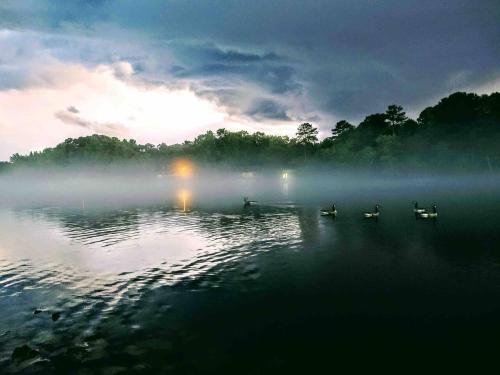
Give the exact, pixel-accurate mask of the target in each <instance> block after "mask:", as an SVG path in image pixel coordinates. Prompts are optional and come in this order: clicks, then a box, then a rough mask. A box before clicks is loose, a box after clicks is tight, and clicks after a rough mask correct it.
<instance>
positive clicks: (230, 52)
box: [0, 0, 500, 119]
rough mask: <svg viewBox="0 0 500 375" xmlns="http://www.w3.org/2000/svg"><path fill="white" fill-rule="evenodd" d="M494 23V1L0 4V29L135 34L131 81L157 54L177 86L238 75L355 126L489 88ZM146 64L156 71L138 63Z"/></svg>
mask: <svg viewBox="0 0 500 375" xmlns="http://www.w3.org/2000/svg"><path fill="white" fill-rule="evenodd" d="M499 19H500V3H499V2H498V0H474V1H473V0H461V1H457V0H443V1H435V0H421V1H418V2H416V1H415V2H402V1H399V0H385V1H383V0H380V1H374V0H338V1H335V2H333V1H327V0H316V1H309V2H304V1H299V0H274V1H271V0H254V1H245V2H243V1H239V0H232V1H230V0H221V1H217V2H208V1H196V0H185V1H176V0H170V1H168V0H167V1H148V2H141V3H140V5H139V3H138V2H137V1H133V0H121V1H112V0H109V1H91V2H88V1H76V2H55V1H43V0H40V1H6V2H3V3H2V4H1V5H0V25H2V26H3V27H9V28H17V29H26V28H31V29H33V28H34V29H37V30H48V31H50V32H53V33H58V32H61V33H62V32H69V33H77V34H78V33H86V34H91V35H95V36H97V37H101V38H106V37H109V38H113V39H114V40H115V43H118V44H123V45H126V44H127V43H128V38H129V35H131V34H133V35H134V36H135V37H136V38H137V39H140V40H142V41H143V44H144V57H143V59H144V61H141V58H137V59H136V60H137V61H135V62H134V64H137V66H141V67H144V69H143V70H144V71H141V72H140V73H141V74H142V73H143V74H146V73H148V69H149V70H151V69H153V70H154V69H158V65H161V62H162V61H164V58H163V55H162V54H161V53H160V52H159V51H160V50H161V46H162V45H163V46H164V47H165V48H167V49H169V51H171V53H172V54H173V59H174V60H175V63H171V65H170V66H164V67H162V68H163V72H166V73H168V74H172V75H173V77H174V78H176V79H181V78H186V79H187V78H189V79H220V80H232V79H234V78H235V77H239V78H241V79H242V80H243V81H248V82H251V83H255V84H257V85H260V86H262V87H263V88H264V89H265V90H268V92H269V93H272V94H281V95H284V96H286V95H289V96H290V95H292V96H299V97H300V96H304V97H307V99H308V100H310V101H311V102H312V103H314V105H315V106H316V107H317V109H318V110H323V111H327V112H329V113H333V114H335V115H336V116H340V117H347V118H356V119H359V118H360V117H362V116H364V115H365V114H367V113H370V112H374V111H383V110H384V109H385V107H386V105H387V104H390V103H400V104H403V105H404V106H406V107H408V108H409V109H421V107H422V106H423V105H426V104H428V103H430V102H432V101H434V100H435V99H436V98H439V97H440V96H444V95H447V94H448V93H450V92H452V91H456V90H461V89H464V88H467V87H474V86H479V85H483V84H487V83H491V82H493V81H495V80H498V79H499V77H500V66H499V64H498V61H500V40H499V39H500V22H499V21H498V20H499ZM155 43H156V44H155ZM153 44H154V46H155V48H152V47H151V46H152V45H153ZM151 56H153V57H151ZM151 58H156V60H157V64H156V65H155V64H148V61H147V60H148V59H151ZM134 66H135V65H134ZM151 66H153V67H151ZM149 73H151V72H149ZM152 73H154V72H152ZM242 89H244V87H243V88H242ZM213 92H217V90H214V91H213ZM257 99H258V98H255V100H257ZM221 100H222V99H221ZM233 102H235V103H236V105H237V102H236V101H235V100H234V98H233ZM233 102H231V103H233ZM264 112H265V111H264ZM270 112H273V111H272V110H270ZM278 112H279V111H278Z"/></svg>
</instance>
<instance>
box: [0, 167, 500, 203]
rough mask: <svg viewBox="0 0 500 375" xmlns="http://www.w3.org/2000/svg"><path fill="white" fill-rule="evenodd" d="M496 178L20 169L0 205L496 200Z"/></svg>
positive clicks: (3, 189)
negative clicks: (471, 197)
mask: <svg viewBox="0 0 500 375" xmlns="http://www.w3.org/2000/svg"><path fill="white" fill-rule="evenodd" d="M499 181H500V176H497V175H458V176H453V175H448V176H437V175H431V176H429V175H413V176H408V175H398V174H387V173H379V174H377V173H360V172H357V173H355V172H353V173H348V172H339V171H328V170H316V171H314V170H308V171H293V170H286V171H281V170H271V169H270V170H267V171H260V172H244V173H239V172H238V173H237V172H220V171H217V170H216V169H203V170H198V171H197V172H196V173H195V174H193V175H192V176H190V177H179V176H175V175H173V174H155V173H153V172H151V171H144V170H142V169H133V168H128V169H127V168H122V169H119V170H116V171H111V170H108V171H102V170H99V171H91V170H72V171H62V170H51V171H50V170H44V171H39V170H38V171H37V170H31V171H29V170H24V171H20V172H16V173H10V174H3V175H0V205H1V206H4V207H41V206H55V207H67V208H78V209H81V208H84V209H92V208H94V209H96V208H100V207H106V206H109V207H113V206H115V207H116V206H118V207H120V206H137V205H151V204H155V205H158V204H159V205H166V206H169V207H172V208H180V207H182V205H183V203H184V204H186V205H187V207H186V208H187V209H189V210H191V209H204V208H210V209H217V208H222V207H234V206H238V205H242V204H243V198H244V197H249V198H250V199H252V200H256V201H258V203H259V204H260V205H273V204H278V205H279V204H317V205H322V204H326V205H329V204H331V202H337V203H341V202H342V201H344V202H350V201H358V202H366V203H370V204H371V203H377V202H378V203H382V201H383V200H384V199H386V200H387V199H390V200H391V201H393V200H398V199H400V200H402V201H403V202H407V201H413V200H419V199H422V197H427V196H429V199H431V200H432V199H433V198H432V197H433V196H435V197H437V196H438V195H439V196H440V197H442V198H441V199H443V200H445V201H446V200H454V199H455V197H454V196H455V195H460V196H461V195H463V194H467V192H472V191H474V192H481V195H482V194H486V195H487V196H491V197H495V196H497V194H496V186H497V184H498V182H499ZM475 199H477V197H476V198H475Z"/></svg>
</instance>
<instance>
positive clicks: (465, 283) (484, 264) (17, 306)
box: [0, 190, 500, 374]
mask: <svg viewBox="0 0 500 375" xmlns="http://www.w3.org/2000/svg"><path fill="white" fill-rule="evenodd" d="M446 197H447V196H446V194H445V193H443V192H441V193H440V195H437V194H434V195H433V196H432V199H437V200H438V203H439V209H440V217H439V219H438V220H437V221H435V222H433V221H416V220H415V218H414V217H413V215H412V212H411V204H410V200H409V199H408V198H409V197H405V196H398V197H397V198H394V199H391V196H390V194H389V195H387V196H385V197H384V200H383V202H382V216H381V218H380V219H379V220H378V221H377V222H374V221H366V220H363V219H362V218H361V217H360V212H361V211H362V210H363V209H364V208H367V207H369V206H370V205H371V202H370V201H368V200H366V199H364V198H363V199H351V200H346V201H345V202H337V208H338V209H339V211H340V216H339V217H338V218H337V219H336V220H332V219H331V218H328V217H320V216H319V214H318V208H319V206H318V205H315V204H304V205H300V204H288V205H286V204H269V205H263V206H261V207H255V208H251V209H246V210H245V209H243V208H242V207H241V206H239V205H235V206H234V207H233V208H224V209H222V210H210V211H208V210H201V209H200V210H195V209H193V210H192V211H191V212H188V213H182V212H180V211H179V210H175V209H170V208H168V207H162V206H154V207H142V208H128V209H113V210H99V209H96V208H89V209H87V210H85V211H81V210H78V209H58V208H39V209H19V210H15V209H7V208H5V209H2V210H0V369H1V370H2V371H12V372H17V371H24V372H36V371H40V372H42V373H50V372H59V373H71V374H73V373H75V374H76V373H81V374H92V373H98V374H101V373H103V374H117V373H168V372H169V371H170V372H173V373H187V374H190V373H200V374H201V373H220V372H227V373H236V374H257V373H263V372H269V373H273V372H281V371H288V372H300V371H304V372H306V371H308V370H315V371H317V370H319V369H320V368H325V366H326V368H330V369H331V368H337V367H338V365H339V364H341V363H342V364H345V365H348V366H350V368H351V369H354V368H357V367H359V366H368V367H372V368H374V367H381V366H382V367H386V366H389V365H394V364H396V363H399V362H404V363H406V366H409V367H411V366H414V365H416V364H422V363H430V362H431V361H433V360H441V361H443V362H446V360H448V359H450V360H452V361H453V362H454V363H455V364H460V363H461V362H462V361H465V360H467V359H468V358H470V357H472V356H473V357H475V358H482V359H488V358H491V357H490V356H491V355H494V354H495V353H497V352H498V349H500V341H499V338H500V335H499V334H500V246H499V240H500V232H499V231H498V223H499V218H500V214H499V212H500V211H499V210H500V199H497V197H496V195H495V192H494V191H488V192H484V191H483V192H469V191H465V190H464V191H462V192H460V193H457V194H456V195H454V196H453V197H451V198H450V197H449V196H448V197H447V198H446ZM430 199H431V197H430V196H429V197H423V198H422V200H425V201H426V202H422V203H430V202H431V200H430ZM35 309H40V310H42V311H41V312H39V313H37V314H34V310H35ZM54 312H58V313H60V318H59V319H57V320H56V321H53V319H52V314H53V313H54ZM23 345H28V346H29V347H30V348H31V349H34V350H36V351H37V353H32V354H33V359H29V360H21V359H20V360H12V359H11V355H12V353H13V351H14V349H15V348H16V347H21V346H23ZM27 356H28V357H29V354H28V355H27Z"/></svg>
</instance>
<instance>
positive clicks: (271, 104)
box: [246, 99, 290, 121]
mask: <svg viewBox="0 0 500 375" xmlns="http://www.w3.org/2000/svg"><path fill="white" fill-rule="evenodd" d="M246 114H247V115H248V116H251V117H253V118H255V119H257V120H264V119H271V120H283V121H287V120H290V117H289V116H288V114H287V113H286V108H285V107H284V106H283V105H281V104H279V103H277V102H275V101H273V100H270V99H262V100H257V101H256V102H255V103H253V105H252V106H251V107H250V109H249V110H248V111H247V112H246Z"/></svg>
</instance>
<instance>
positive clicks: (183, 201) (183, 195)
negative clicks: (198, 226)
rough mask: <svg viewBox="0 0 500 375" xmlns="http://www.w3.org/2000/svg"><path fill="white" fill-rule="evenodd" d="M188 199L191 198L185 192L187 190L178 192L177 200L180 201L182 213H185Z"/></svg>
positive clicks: (187, 192)
mask: <svg viewBox="0 0 500 375" xmlns="http://www.w3.org/2000/svg"><path fill="white" fill-rule="evenodd" d="M190 197H191V194H190V193H189V191H187V190H181V191H180V193H179V200H180V201H181V204H182V211H183V212H186V207H187V203H189V198H190Z"/></svg>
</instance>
